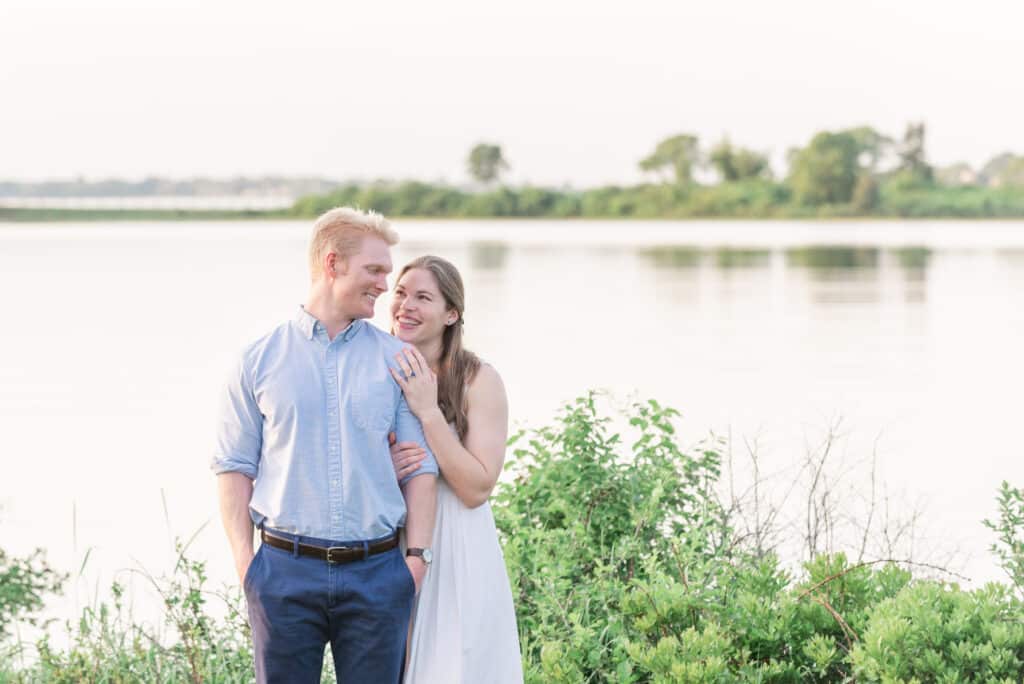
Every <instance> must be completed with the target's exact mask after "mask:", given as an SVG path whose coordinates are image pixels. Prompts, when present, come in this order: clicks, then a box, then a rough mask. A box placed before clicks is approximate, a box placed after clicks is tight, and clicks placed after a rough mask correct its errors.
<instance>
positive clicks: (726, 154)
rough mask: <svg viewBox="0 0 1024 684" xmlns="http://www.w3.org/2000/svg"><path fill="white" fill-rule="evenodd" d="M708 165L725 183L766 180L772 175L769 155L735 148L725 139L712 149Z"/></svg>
mask: <svg viewBox="0 0 1024 684" xmlns="http://www.w3.org/2000/svg"><path fill="white" fill-rule="evenodd" d="M708 163H709V164H710V165H711V167H712V168H713V169H714V170H715V171H717V172H718V176H719V178H721V179H722V180H723V181H725V182H731V181H739V180H746V179H748V178H764V177H766V176H770V175H771V166H770V165H769V164H768V157H767V155H763V154H761V153H759V152H754V151H753V150H748V149H745V148H743V147H735V146H733V144H732V143H730V142H729V139H728V138H726V139H723V140H722V141H721V142H720V143H718V144H717V145H715V146H714V147H713V148H711V152H710V153H709V154H708Z"/></svg>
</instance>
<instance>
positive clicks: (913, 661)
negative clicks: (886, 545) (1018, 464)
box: [851, 582, 1024, 684]
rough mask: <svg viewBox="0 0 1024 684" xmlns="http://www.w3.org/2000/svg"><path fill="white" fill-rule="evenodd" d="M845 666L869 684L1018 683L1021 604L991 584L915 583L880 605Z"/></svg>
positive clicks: (1023, 639) (1022, 646)
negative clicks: (974, 587)
mask: <svg viewBox="0 0 1024 684" xmlns="http://www.w3.org/2000/svg"><path fill="white" fill-rule="evenodd" d="M851 660H852V661H853V664H854V669H855V672H856V675H857V676H858V677H859V678H861V679H863V680H866V681H872V682H875V681H885V682H948V683H949V684H955V683H960V682H1019V681H1021V677H1022V676H1024V604H1022V603H1021V601H1020V600H1019V599H1017V598H1016V597H1014V596H1013V595H1012V594H1011V593H1010V590H1009V588H1008V587H1006V586H1001V585H997V584H990V585H988V586H986V587H985V588H983V589H979V590H977V591H973V592H966V591H961V590H960V589H959V588H958V587H956V586H951V587H948V586H944V585H942V584H939V583H938V582H918V583H915V584H914V585H912V586H909V587H907V588H906V589H904V590H903V591H901V592H900V593H899V594H898V595H896V596H895V597H893V598H891V599H889V600H886V601H883V602H882V603H881V604H880V605H878V607H877V608H876V609H875V611H874V612H873V614H872V615H871V619H870V620H869V622H868V627H867V630H865V632H864V636H863V639H862V640H861V641H860V642H859V643H858V644H857V645H856V646H854V648H853V652H852V654H851Z"/></svg>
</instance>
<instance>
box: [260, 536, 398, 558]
mask: <svg viewBox="0 0 1024 684" xmlns="http://www.w3.org/2000/svg"><path fill="white" fill-rule="evenodd" d="M260 539H262V540H263V543H264V544H270V545H271V546H273V547H275V548H278V549H283V550H285V551H293V552H294V550H295V542H294V541H292V540H291V539H285V538H284V537H275V536H274V535H273V534H270V533H269V532H267V531H266V530H261V534H260ZM396 546H398V533H397V532H395V534H394V535H393V536H392V537H389V538H388V539H382V540H380V541H375V542H373V543H372V544H370V545H369V546H364V545H362V544H360V545H358V546H314V545H313V544H299V555H300V556H312V557H313V558H319V559H320V560H324V561H327V562H328V563H331V564H334V563H351V562H352V561H357V560H363V559H364V558H366V557H367V556H375V555H377V554H378V553H384V552H385V551H390V550H391V549H393V548H395V547H396Z"/></svg>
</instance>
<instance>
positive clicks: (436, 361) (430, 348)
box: [416, 337, 443, 374]
mask: <svg viewBox="0 0 1024 684" xmlns="http://www.w3.org/2000/svg"><path fill="white" fill-rule="evenodd" d="M416 348H417V349H418V350H419V352H420V354H423V358H425V359H426V360H427V365H428V366H430V370H432V371H434V373H435V374H436V373H437V372H438V369H439V368H440V367H441V352H442V350H443V345H442V343H441V338H440V337H438V338H437V339H436V340H430V341H428V342H424V343H423V344H422V345H416Z"/></svg>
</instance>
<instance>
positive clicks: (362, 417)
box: [351, 381, 395, 432]
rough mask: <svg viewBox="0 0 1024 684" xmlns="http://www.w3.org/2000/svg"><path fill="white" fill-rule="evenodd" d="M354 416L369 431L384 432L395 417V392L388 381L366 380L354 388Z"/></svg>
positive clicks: (360, 425)
mask: <svg viewBox="0 0 1024 684" xmlns="http://www.w3.org/2000/svg"><path fill="white" fill-rule="evenodd" d="M351 401H352V406H351V408H352V416H353V418H355V422H356V425H358V426H359V427H360V428H362V429H363V430H367V431H369V432H384V431H385V430H387V429H388V428H390V427H391V424H392V422H393V421H394V418H395V393H394V391H393V390H392V388H391V385H390V384H389V383H388V382H379V381H378V382H365V383H362V384H360V385H359V386H357V387H356V388H355V389H354V390H352V395H351Z"/></svg>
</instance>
